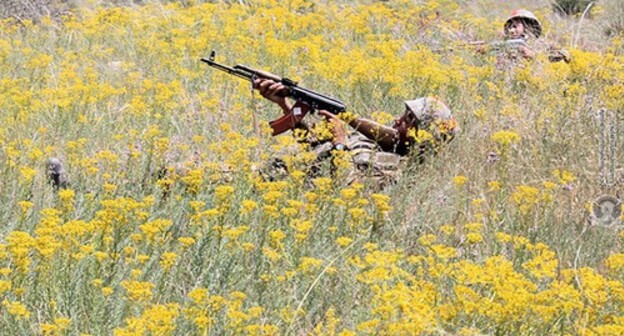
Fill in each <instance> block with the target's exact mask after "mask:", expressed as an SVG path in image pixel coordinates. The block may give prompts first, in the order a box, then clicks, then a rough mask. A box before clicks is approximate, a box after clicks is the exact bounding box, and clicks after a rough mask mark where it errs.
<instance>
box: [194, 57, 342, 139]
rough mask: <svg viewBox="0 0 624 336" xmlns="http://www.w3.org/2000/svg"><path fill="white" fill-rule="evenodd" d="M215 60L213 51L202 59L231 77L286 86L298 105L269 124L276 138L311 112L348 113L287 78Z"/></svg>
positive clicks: (338, 102)
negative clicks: (260, 80)
mask: <svg viewBox="0 0 624 336" xmlns="http://www.w3.org/2000/svg"><path fill="white" fill-rule="evenodd" d="M214 58H215V52H214V50H213V51H212V52H211V53H210V57H208V58H202V59H201V60H202V62H206V63H208V65H210V66H211V67H214V68H217V69H219V70H221V71H225V72H227V73H229V74H230V75H234V76H237V77H240V78H243V79H247V80H249V81H251V82H252V83H253V81H254V80H255V79H256V78H267V79H271V80H273V81H275V82H279V83H282V84H283V85H284V86H286V90H285V92H284V97H290V98H292V99H294V100H296V101H297V104H295V106H294V107H293V108H292V109H291V111H290V113H288V114H285V115H283V116H282V117H280V118H278V119H276V120H272V121H270V122H269V125H271V128H272V129H273V135H274V136H275V135H278V134H281V133H284V132H286V131H288V130H290V129H293V128H295V126H297V124H298V123H299V122H300V121H301V119H303V117H305V115H306V114H307V113H309V112H310V113H313V112H314V111H316V110H326V111H328V112H330V113H333V114H339V113H341V112H345V111H346V107H345V104H344V103H343V102H341V101H340V100H338V99H335V98H332V97H329V96H326V95H324V94H321V93H319V92H316V91H312V90H309V89H306V88H302V87H300V86H298V85H297V82H295V81H292V80H290V79H288V78H286V77H280V76H277V75H274V74H272V73H270V72H266V71H262V70H257V69H253V68H250V67H248V66H245V65H241V64H237V65H235V66H233V67H229V66H227V65H223V64H219V63H217V62H215V60H214Z"/></svg>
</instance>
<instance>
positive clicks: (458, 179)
mask: <svg viewBox="0 0 624 336" xmlns="http://www.w3.org/2000/svg"><path fill="white" fill-rule="evenodd" d="M466 182H468V178H467V177H466V176H464V175H457V176H455V177H453V183H454V184H455V185H456V186H457V187H458V188H461V187H463V186H464V185H465V184H466Z"/></svg>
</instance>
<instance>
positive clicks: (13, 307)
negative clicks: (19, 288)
mask: <svg viewBox="0 0 624 336" xmlns="http://www.w3.org/2000/svg"><path fill="white" fill-rule="evenodd" d="M2 305H3V306H4V307H6V309H7V312H8V313H9V314H11V315H13V316H15V318H17V319H18V320H21V319H27V318H29V317H30V312H29V311H28V309H27V308H26V306H25V305H24V304H23V303H21V302H18V301H9V300H4V301H2Z"/></svg>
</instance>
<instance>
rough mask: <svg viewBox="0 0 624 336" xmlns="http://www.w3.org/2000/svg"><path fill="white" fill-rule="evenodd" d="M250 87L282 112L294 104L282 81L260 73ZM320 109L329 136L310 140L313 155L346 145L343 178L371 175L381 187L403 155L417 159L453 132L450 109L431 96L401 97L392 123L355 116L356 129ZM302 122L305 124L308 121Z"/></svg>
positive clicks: (368, 177)
mask: <svg viewBox="0 0 624 336" xmlns="http://www.w3.org/2000/svg"><path fill="white" fill-rule="evenodd" d="M254 87H255V88H256V89H258V90H259V91H260V93H261V95H262V96H263V97H264V98H266V99H268V100H270V101H272V102H274V103H276V104H277V105H279V106H280V107H281V108H282V110H283V112H284V113H285V114H288V113H290V111H291V109H292V108H293V106H292V105H291V104H290V103H288V102H287V101H286V99H285V98H284V95H283V93H282V91H283V90H285V89H286V88H285V87H284V85H283V84H281V83H279V82H274V81H272V80H270V79H263V78H259V79H256V80H255V81H254ZM295 106H296V104H295ZM319 113H320V114H321V115H322V116H324V117H325V119H326V120H327V121H329V122H330V124H331V132H332V133H333V139H332V140H331V141H327V142H322V143H317V144H314V145H313V148H312V150H313V151H314V152H315V153H316V154H317V156H318V157H326V156H328V155H331V153H332V151H348V154H349V155H350V156H351V169H350V171H349V174H348V177H347V183H352V182H354V181H361V182H365V181H370V180H372V182H373V183H375V184H377V186H379V187H381V188H383V187H385V186H387V185H389V184H392V183H393V182H395V181H396V179H397V178H398V176H399V175H400V173H401V166H402V164H403V162H404V161H405V160H404V158H406V157H408V155H413V156H415V157H416V158H417V159H418V161H422V160H423V158H424V155H425V154H426V153H428V152H429V153H431V152H432V151H433V152H435V151H436V150H437V149H438V147H439V145H441V144H442V143H445V142H448V141H451V140H452V139H453V138H454V136H455V132H456V122H455V119H454V118H453V116H452V114H451V111H450V109H449V108H448V107H446V105H444V103H442V102H441V101H439V100H437V99H435V98H432V97H426V98H418V99H415V100H409V101H406V102H405V111H404V112H403V113H402V114H401V116H400V117H399V118H398V119H396V120H395V123H394V125H392V126H385V125H382V124H380V123H378V122H375V121H373V120H370V119H366V118H355V119H353V120H351V121H349V123H348V124H349V125H350V126H351V127H352V128H353V129H354V130H355V131H354V132H350V133H349V132H347V131H346V129H345V123H344V122H343V121H342V120H340V119H338V117H337V116H335V115H333V114H331V113H329V112H326V111H319ZM302 128H304V129H308V130H309V129H310V127H309V126H308V125H302Z"/></svg>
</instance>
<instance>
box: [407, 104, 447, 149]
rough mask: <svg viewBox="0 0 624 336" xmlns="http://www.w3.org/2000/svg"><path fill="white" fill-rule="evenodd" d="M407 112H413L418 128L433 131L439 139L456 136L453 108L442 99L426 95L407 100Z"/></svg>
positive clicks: (443, 139)
mask: <svg viewBox="0 0 624 336" xmlns="http://www.w3.org/2000/svg"><path fill="white" fill-rule="evenodd" d="M405 107H406V113H411V114H412V115H413V116H414V117H415V119H416V123H417V125H414V126H416V127H417V129H418V130H424V131H428V132H430V133H432V135H433V137H434V138H435V139H436V140H438V141H446V140H450V139H452V138H453V137H454V136H455V132H456V128H457V123H456V121H455V118H453V115H452V113H451V110H450V109H449V108H448V107H447V106H446V105H445V104H444V103H443V102H441V101H440V100H438V99H436V98H433V97H424V98H418V99H414V100H406V101H405Z"/></svg>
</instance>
